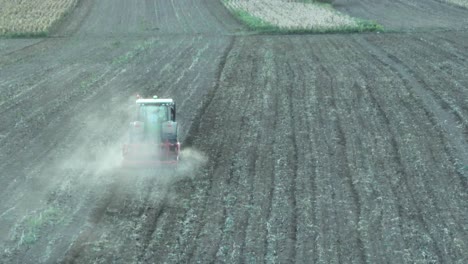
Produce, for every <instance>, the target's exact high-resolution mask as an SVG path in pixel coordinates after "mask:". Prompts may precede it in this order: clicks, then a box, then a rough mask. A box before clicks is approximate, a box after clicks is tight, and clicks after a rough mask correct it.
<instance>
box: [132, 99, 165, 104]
mask: <svg viewBox="0 0 468 264" xmlns="http://www.w3.org/2000/svg"><path fill="white" fill-rule="evenodd" d="M136 103H137V104H173V103H174V100H172V99H137V100H136Z"/></svg>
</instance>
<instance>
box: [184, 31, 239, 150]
mask: <svg viewBox="0 0 468 264" xmlns="http://www.w3.org/2000/svg"><path fill="white" fill-rule="evenodd" d="M235 42H236V37H229V45H228V46H227V47H226V49H225V50H224V52H223V54H222V55H221V60H220V62H219V65H218V68H217V70H216V77H215V83H214V85H213V88H212V89H210V90H209V91H208V93H207V95H206V96H205V98H206V99H205V100H204V101H202V103H201V105H200V107H199V110H197V114H196V115H195V117H194V119H193V120H194V121H193V122H192V124H191V126H190V129H189V130H188V132H187V136H186V138H185V139H184V140H183V143H184V145H185V146H187V147H191V146H193V145H194V143H195V140H196V136H198V135H199V133H200V128H201V125H202V123H203V117H204V116H205V115H206V113H207V109H208V108H209V107H210V105H211V104H212V102H213V99H214V97H215V96H216V93H217V92H218V90H219V87H220V82H221V78H222V74H223V71H224V68H225V66H226V61H227V59H228V57H229V53H230V52H231V51H232V49H233V47H234V44H235Z"/></svg>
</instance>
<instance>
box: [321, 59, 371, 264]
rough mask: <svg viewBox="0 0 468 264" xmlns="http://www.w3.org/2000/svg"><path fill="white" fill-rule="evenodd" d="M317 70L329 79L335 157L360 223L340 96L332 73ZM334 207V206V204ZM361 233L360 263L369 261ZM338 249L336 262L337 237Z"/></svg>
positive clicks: (357, 240) (358, 239)
mask: <svg viewBox="0 0 468 264" xmlns="http://www.w3.org/2000/svg"><path fill="white" fill-rule="evenodd" d="M319 72H322V74H323V75H324V76H326V77H325V78H326V79H328V80H329V81H330V84H329V85H328V86H327V88H328V89H330V92H329V94H330V96H329V98H330V99H329V104H330V108H331V109H332V110H331V112H333V113H335V118H334V121H332V123H333V126H334V127H335V129H336V136H337V143H336V144H337V145H338V147H339V149H342V151H339V150H336V153H335V155H336V158H337V159H338V161H337V162H338V163H339V164H342V165H341V168H342V169H343V171H340V172H342V173H343V175H344V177H345V183H346V185H347V186H348V188H349V190H350V191H351V198H352V200H353V204H354V205H355V207H356V212H355V215H356V216H355V223H360V221H361V212H362V209H361V198H360V194H359V191H358V190H357V189H356V187H355V185H354V184H353V179H352V173H351V171H350V168H349V164H350V161H349V160H348V157H347V155H346V149H347V146H348V144H347V139H346V134H345V132H344V130H343V127H342V121H341V117H340V116H339V115H338V114H336V111H337V110H338V109H339V108H338V105H337V98H341V96H339V95H338V94H337V91H336V89H337V87H336V83H335V81H334V77H333V76H334V75H332V74H331V73H330V72H329V70H328V69H326V68H325V66H322V65H321V66H320V68H319ZM323 94H327V93H326V92H325V93H323ZM335 207H336V206H335ZM336 210H337V209H335V213H336ZM337 228H338V231H337V233H338V234H340V233H341V232H340V224H339V223H337ZM362 237H363V235H362V233H361V232H360V231H359V230H358V236H357V237H356V242H357V247H358V249H359V254H358V256H359V258H360V259H359V262H360V263H369V261H368V259H367V255H366V247H365V246H364V242H363V241H362ZM337 246H338V250H337V254H338V262H339V263H340V262H341V260H342V258H343V257H342V255H341V251H342V249H341V247H342V246H343V245H341V243H339V239H338V245H337Z"/></svg>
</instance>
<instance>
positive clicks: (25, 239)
mask: <svg viewBox="0 0 468 264" xmlns="http://www.w3.org/2000/svg"><path fill="white" fill-rule="evenodd" d="M64 220H65V216H64V213H63V212H62V211H61V210H60V209H58V208H56V207H49V208H47V209H46V210H44V211H42V212H39V213H34V214H32V215H30V216H27V217H26V218H25V219H24V220H23V221H22V223H21V224H20V227H19V229H20V231H19V232H18V233H19V241H18V246H20V245H23V244H26V245H29V244H32V243H34V242H36V241H37V240H38V239H39V234H40V231H41V229H43V228H44V227H47V226H53V225H55V224H57V223H60V222H63V221H64Z"/></svg>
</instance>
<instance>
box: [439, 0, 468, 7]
mask: <svg viewBox="0 0 468 264" xmlns="http://www.w3.org/2000/svg"><path fill="white" fill-rule="evenodd" d="M445 1H447V2H449V3H452V4H455V5H459V6H463V7H468V1H467V0H445Z"/></svg>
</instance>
